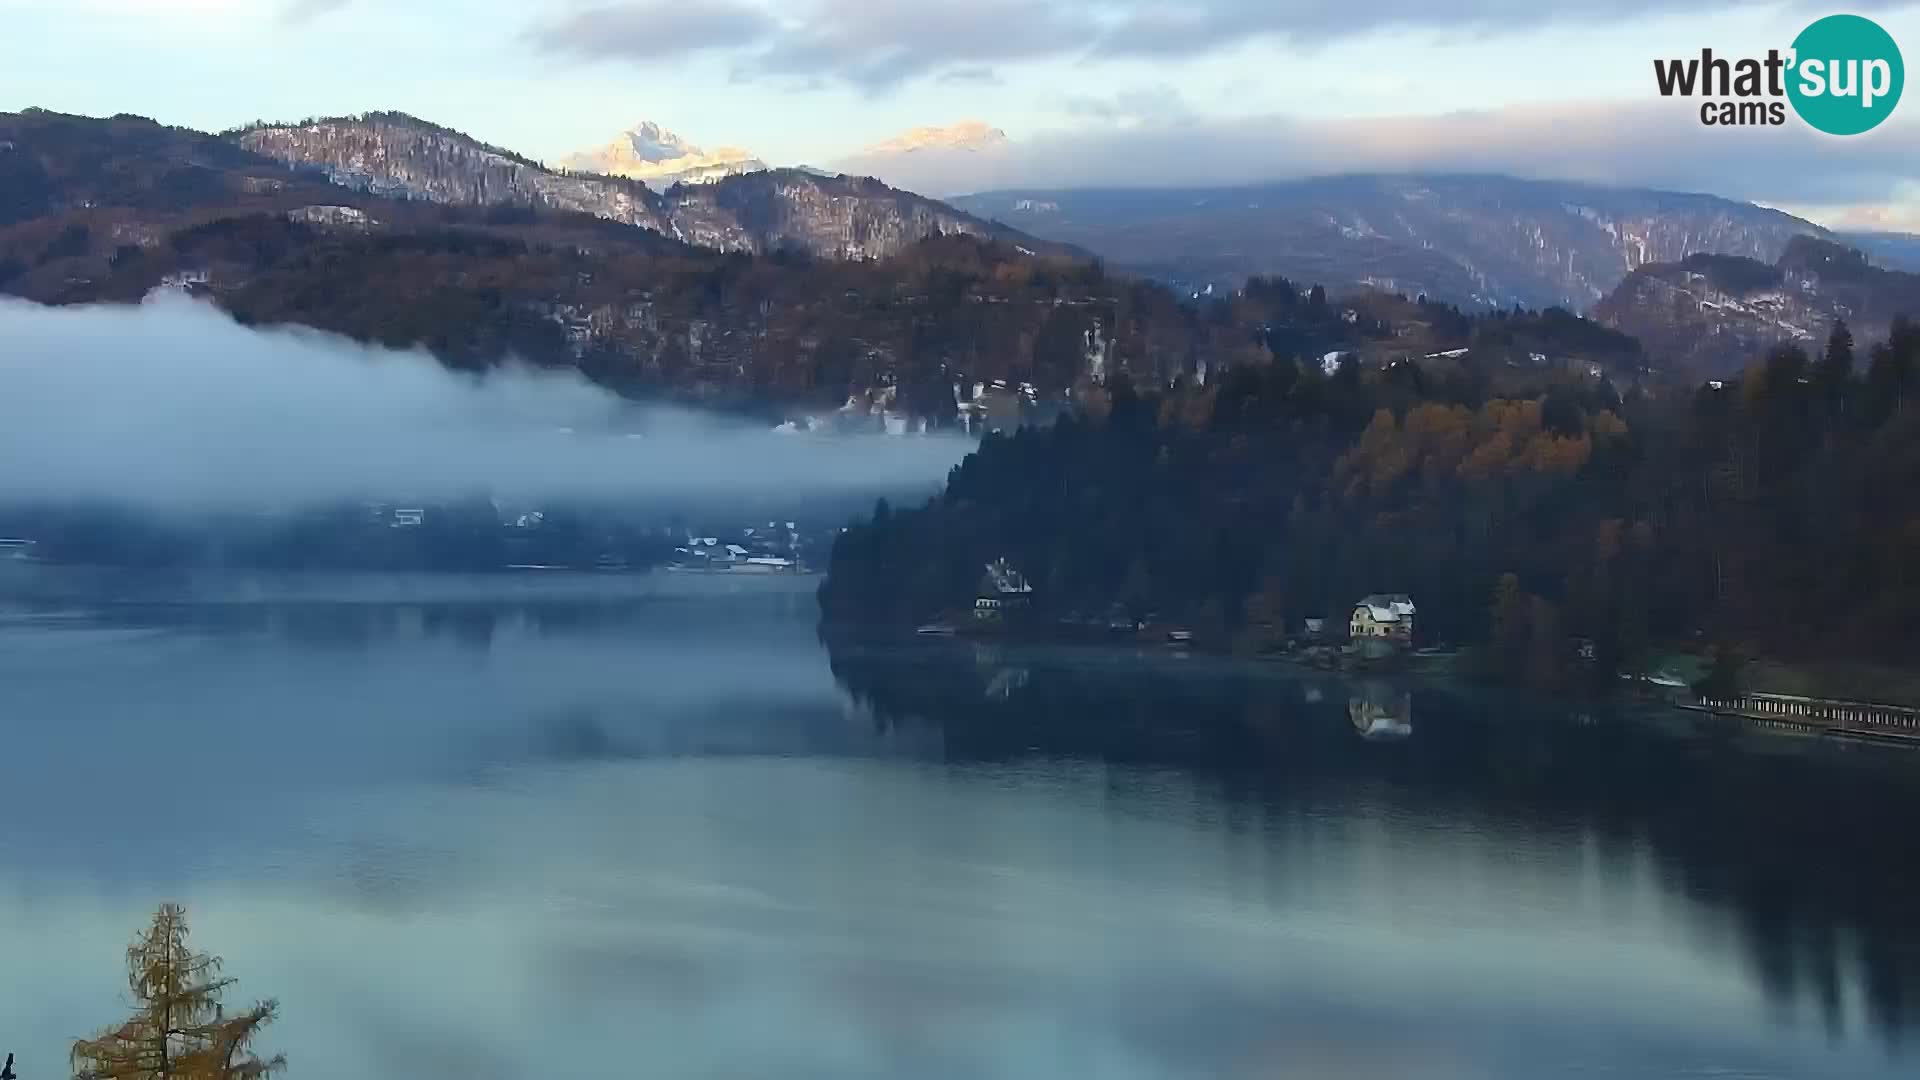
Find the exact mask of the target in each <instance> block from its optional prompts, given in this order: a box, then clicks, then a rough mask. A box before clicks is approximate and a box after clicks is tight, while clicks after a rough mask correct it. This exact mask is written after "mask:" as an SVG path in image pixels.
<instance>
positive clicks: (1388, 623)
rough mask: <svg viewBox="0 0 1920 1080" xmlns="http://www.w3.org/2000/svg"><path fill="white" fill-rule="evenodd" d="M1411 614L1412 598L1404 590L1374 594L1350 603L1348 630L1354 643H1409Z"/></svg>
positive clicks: (1410, 640) (1411, 627)
mask: <svg viewBox="0 0 1920 1080" xmlns="http://www.w3.org/2000/svg"><path fill="white" fill-rule="evenodd" d="M1413 616H1414V606H1413V600H1412V599H1411V598H1410V597H1408V596H1407V595H1406V594H1405V593H1374V594H1373V595H1372V596H1368V597H1366V598H1364V599H1362V600H1361V601H1360V602H1359V603H1357V604H1355V605H1353V617H1352V619H1351V620H1349V622H1348V625H1347V633H1348V636H1349V637H1351V638H1352V639H1353V640H1354V641H1355V642H1366V641H1375V642H1379V641H1385V642H1390V643H1392V644H1394V645H1400V646H1406V645H1411V644H1413Z"/></svg>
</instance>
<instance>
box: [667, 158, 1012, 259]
mask: <svg viewBox="0 0 1920 1080" xmlns="http://www.w3.org/2000/svg"><path fill="white" fill-rule="evenodd" d="M667 214H668V217H669V219H670V221H671V222H672V228H673V230H674V235H675V236H677V237H679V238H681V239H683V240H686V241H687V242H689V243H693V244H699V245H701V246H702V247H712V248H719V249H721V250H723V251H753V252H764V251H775V250H781V249H786V250H794V251H804V252H807V253H809V254H812V255H816V256H820V257H823V258H836V259H880V258H886V257H887V256H889V255H894V254H897V253H899V252H900V251H902V250H904V249H906V248H907V247H908V246H910V245H912V244H915V243H918V242H919V241H921V240H923V239H925V238H927V237H929V236H935V235H962V236H979V237H994V238H999V239H1004V240H1009V241H1011V242H1013V243H1016V244H1018V243H1022V242H1025V243H1028V244H1039V242H1038V241H1035V240H1032V239H1031V238H1030V237H1025V236H1021V235H1019V234H1017V233H1015V232H1014V231H1013V230H1011V229H1006V228H1003V227H998V226H995V225H993V224H992V223H990V222H986V221H982V220H980V219H979V218H976V217H973V216H971V215H969V214H963V213H961V212H959V211H957V210H955V209H953V208H952V207H950V206H946V205H944V204H941V203H938V202H935V201H933V200H932V199H923V198H921V197H920V196H918V195H914V194H912V193H910V192H905V191H899V190H897V189H894V188H890V187H888V186H886V185H885V184H882V183H880V182H879V181H877V180H869V179H865V178H861V177H852V176H820V175H817V174H815V173H811V172H805V171H802V170H799V169H775V170H772V171H769V172H759V173H748V174H746V175H742V176H730V177H726V178H724V179H721V180H719V181H716V182H714V183H711V184H703V185H699V186H691V187H690V186H686V185H682V186H680V187H677V188H675V189H674V190H673V192H672V193H671V194H670V195H669V196H668V205H667ZM1043 246H1044V245H1043Z"/></svg>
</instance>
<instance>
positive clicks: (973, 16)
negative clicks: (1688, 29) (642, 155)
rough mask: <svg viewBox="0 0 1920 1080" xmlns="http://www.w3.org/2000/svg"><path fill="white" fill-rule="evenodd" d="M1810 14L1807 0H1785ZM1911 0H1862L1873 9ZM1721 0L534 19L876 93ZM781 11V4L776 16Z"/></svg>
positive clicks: (1238, 3)
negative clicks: (984, 77)
mask: <svg viewBox="0 0 1920 1080" xmlns="http://www.w3.org/2000/svg"><path fill="white" fill-rule="evenodd" d="M1787 2H1788V3H1789V4H1794V5H1798V6H1803V7H1806V8H1807V10H1808V11H1809V12H1813V11H1814V10H1815V8H1816V7H1817V5H1815V4H1813V3H1812V2H1811V0H1787ZM1910 2H1911V0H1887V2H1883V3H1872V2H1870V3H1868V4H1867V5H1866V6H1867V8H1868V9H1869V10H1872V9H1875V8H1882V7H1895V6H1901V5H1902V4H1903V3H1910ZM1724 7H1725V5H1724V3H1722V2H1720V0H1616V2H1610V3H1600V2H1596V0H1470V2H1467V3H1461V4H1434V3H1431V2H1429V0H1379V2H1376V3H1373V4H1368V5H1363V6H1359V7H1356V6H1355V5H1353V4H1351V3H1348V2H1346V0H1187V2H1184V3H1170V2H1165V0H1060V2H1058V3H1053V4H1024V3H1018V2H1016V0H978V2H972V3H928V2H927V0H811V2H809V0H799V2H796V3H790V4H780V3H774V2H773V0H768V2H767V4H766V6H764V7H751V6H747V5H746V4H744V3H743V2H742V0H720V3H718V4H717V5H705V6H695V7H687V6H683V5H679V4H676V3H672V2H670V0H636V2H633V3H609V4H604V5H602V6H599V7H594V8H591V9H587V10H585V11H581V12H577V13H575V14H573V15H570V16H567V17H564V18H562V19H560V20H558V21H557V22H551V23H548V24H545V25H543V26H542V27H541V28H539V29H537V30H535V31H534V32H533V33H532V38H533V40H534V41H536V42H537V43H538V44H539V45H541V46H542V47H543V48H546V49H548V50H550V51H555V52H564V53H571V54H575V55H586V56H593V57H600V58H615V57H627V58H632V59H638V60H656V59H661V58H665V57H670V56H674V55H678V54H682V53H688V52H693V51H698V50H703V49H723V50H727V51H729V52H731V53H733V54H734V56H733V59H734V61H735V67H734V77H735V78H736V79H740V80H748V79H773V80H778V81H781V82H784V83H787V84H791V85H801V86H821V85H825V83H827V82H829V81H836V82H842V83H848V84H852V85H854V86H858V87H861V88H864V89H867V90H869V91H880V90H885V89H888V88H890V87H893V86H896V85H898V84H900V83H902V82H905V81H908V80H910V79H915V78H930V79H936V80H951V79H953V78H955V77H960V78H964V77H965V76H964V75H963V74H962V73H968V72H974V71H977V70H980V69H982V68H985V67H989V66H991V65H994V64H1000V63H1008V62H1017V61H1021V60H1032V59H1040V58H1069V59H1071V58H1091V59H1097V58H1102V57H1142V56H1145V57H1186V56H1196V55H1200V54H1204V53H1208V52H1212V51H1215V50H1218V49H1223V48H1228V47H1232V46H1234V45H1237V44H1242V43H1245V42H1248V41H1260V40H1285V41H1287V42H1288V43H1289V44H1292V45H1295V46H1309V45H1312V44H1313V43H1315V42H1321V41H1327V40H1331V39H1335V38H1348V37H1354V36H1356V35H1360V34H1365V33H1368V32H1371V31H1377V30H1386V29H1429V30H1440V31H1446V32H1466V33H1489V32H1497V31H1501V30H1509V29H1530V28H1534V27H1538V26H1542V25H1547V24H1576V25H1579V24H1599V23H1613V22H1617V21H1618V20H1621V19H1630V18H1635V17H1645V16H1651V15H1658V14H1662V13H1668V12H1674V13H1684V12H1711V11H1719V10H1723V9H1724ZM776 13H777V14H776Z"/></svg>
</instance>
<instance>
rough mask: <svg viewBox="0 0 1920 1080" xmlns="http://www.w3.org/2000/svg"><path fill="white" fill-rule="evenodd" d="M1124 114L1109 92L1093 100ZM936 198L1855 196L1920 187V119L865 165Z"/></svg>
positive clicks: (1027, 145) (1500, 126)
mask: <svg viewBox="0 0 1920 1080" xmlns="http://www.w3.org/2000/svg"><path fill="white" fill-rule="evenodd" d="M1087 108H1088V109H1090V110H1094V111H1098V110H1099V109H1101V108H1107V109H1109V110H1112V109H1117V108H1119V106H1118V105H1116V104H1115V103H1114V102H1112V101H1107V102H1095V103H1092V104H1090V105H1088V106H1087ZM862 165H863V166H865V168H866V171H870V172H878V173H879V174H880V178H881V179H882V180H886V181H888V182H890V183H895V184H898V185H900V186H904V187H908V188H911V189H913V190H920V191H925V192H926V193H928V194H934V195H957V194H962V193H965V192H969V191H983V190H991V189H1007V188H1071V187H1113V186H1132V187H1149V186H1188V187H1205V186H1220V185H1235V184H1254V183H1261V182H1266V181H1277V180H1287V179H1296V178H1301V177H1307V176H1319V175H1327V174H1332V173H1350V172H1498V173H1510V174H1513V175H1516V176H1523V177H1535V178H1541V179H1564V180H1583V181H1590V182H1594V183H1604V184H1620V185H1631V186H1644V187H1658V188H1668V189H1675V190H1683V191H1703V192H1710V193H1712V194H1716V195H1724V196H1728V197H1732V198H1739V199H1752V200H1757V201H1762V202H1768V203H1783V202H1785V203H1808V204H1810V203H1832V204H1838V203H1860V202H1873V201H1875V200H1882V201H1884V200H1887V199H1889V198H1892V197H1894V195H1895V193H1896V191H1897V190H1898V189H1899V188H1900V186H1901V184H1902V183H1903V182H1906V183H1914V182H1920V113H1915V112H1908V113H1905V114H1896V116H1895V117H1894V119H1892V120H1890V121H1888V123H1887V124H1886V125H1885V126H1884V127H1882V128H1881V129H1879V130H1876V131H1874V132H1872V133H1871V134H1868V135H1863V136H1858V137H1854V138H1846V139H1836V138H1830V137H1827V136H1823V135H1820V134H1818V133H1816V132H1814V131H1812V130H1810V129H1808V128H1807V127H1805V126H1804V125H1801V124H1799V123H1797V122H1789V123H1788V124H1787V125H1785V126H1783V127H1766V128H1731V129H1716V128H1708V127H1703V126H1702V125H1701V124H1700V123H1699V120H1698V117H1697V115H1696V114H1695V111H1694V109H1693V108H1692V107H1690V106H1689V105H1687V104H1684V103H1678V102H1671V101H1655V102H1649V103H1645V104H1634V105H1611V104H1610V105H1565V106H1533V107H1525V108H1507V109H1497V110H1487V111H1480V112H1463V113H1451V114H1444V115H1437V116H1406V117H1392V118H1381V119H1347V120H1341V121H1302V120H1298V119H1292V118H1283V117H1269V118H1255V119H1246V120H1235V121H1212V122H1195V121H1192V120H1190V119H1189V120H1168V121H1155V122H1152V123H1147V124H1141V125H1137V126H1133V127H1119V126H1115V125H1112V124H1104V125H1101V126H1099V127H1097V128H1094V129H1089V130H1083V131H1074V132H1059V133H1054V134H1051V135H1042V136H1038V137H1036V138H1033V139H1030V140H1027V141H1026V142H1024V143H1021V144H1018V145H1014V146H1011V147H1009V148H1008V150H1007V152H1006V153H1003V154H998V155H993V156H976V157H972V158H958V157H956V158H953V159H950V160H949V159H943V160H939V161H934V160H927V161H917V160H911V159H903V160H899V161H891V162H885V161H883V162H862Z"/></svg>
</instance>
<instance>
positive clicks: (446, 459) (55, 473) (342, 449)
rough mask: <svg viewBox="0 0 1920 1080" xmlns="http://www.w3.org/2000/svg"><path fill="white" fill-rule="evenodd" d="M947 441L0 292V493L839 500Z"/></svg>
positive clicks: (901, 473) (942, 450)
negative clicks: (740, 412) (844, 429)
mask: <svg viewBox="0 0 1920 1080" xmlns="http://www.w3.org/2000/svg"><path fill="white" fill-rule="evenodd" d="M970 448H971V443H969V442H968V441H966V440H964V439H960V438H945V437H913V436H909V437H891V438H889V437H884V436H880V435H872V436H824V435H809V434H795V433H783V432H776V431H774V430H772V429H771V428H770V427H769V426H768V425H765V424H755V423H749V422H745V421H739V420H735V419H731V418H723V417H719V416H716V415H712V414H705V413H700V412H697V411H691V410H686V409H677V408H668V407H664V406H642V405H637V404H635V403H633V402H629V401H626V400H624V399H622V398H620V397H618V396H617V395H614V394H613V393H611V392H609V391H607V390H605V389H603V388H601V387H599V386H596V385H594V384H593V383H591V382H589V381H588V380H586V379H585V378H584V377H582V376H580V375H579V374H578V373H577V372H573V371H554V370H535V369H531V368H511V367H510V368H503V369H500V370H497V371H494V372H491V373H488V374H485V375H473V374H467V373H460V372H454V371H449V370H448V369H446V368H444V367H442V366H441V365H440V364H438V363H437V362H435V361H434V360H433V359H432V358H431V357H430V356H428V355H427V354H426V353H424V352H422V351H407V352H399V351H394V350H389V349H381V348H373V347H368V346H362V345H358V344H355V343H353V342H351V341H347V340H345V339H342V338H339V337H336V336H332V335H328V334H322V333H318V332H315V331H311V330H303V329H273V330H255V329H249V328H246V327H242V326H240V325H238V324H236V323H234V322H233V321H232V320H230V319H229V318H227V317H226V316H225V315H224V314H222V313H221V312H220V311H218V310H217V309H215V308H213V307H212V306H211V305H208V304H205V303H200V302H196V301H193V300H189V299H186V298H184V297H181V296H177V295H168V296H157V297H155V298H154V299H151V300H149V301H148V302H147V303H145V304H143V305H140V306H138V307H88V308H47V307H39V306H35V305H31V304H26V303H21V302H17V301H10V300H0V495H3V496H5V497H9V498H44V497H54V498H61V497H77V498H111V499H122V500H127V501H132V502H137V503H141V504H146V505H153V506H168V505H182V504H185V505H257V504H262V503H273V504H288V503H299V502H311V501H318V500H324V499H335V498H346V497H354V496H359V495H364V494H385V495H402V494H404V495H406V496H409V497H413V498H422V499H428V498H434V497H441V496H447V497H452V496H461V495H467V494H471V493H474V492H476V491H486V492H491V493H497V494H511V495H529V496H541V497H557V498H594V499H597V498H610V499H624V498H643V497H678V496H695V495H698V496H715V495H717V496H732V495H740V496H754V495H761V494H773V495H780V496H805V495H815V494H817V495H842V494H855V493H859V492H863V491H899V490H910V489H919V488H928V489H930V488H932V487H934V486H936V485H937V484H938V483H939V482H940V481H941V479H942V478H944V476H945V475H946V472H947V470H948V469H949V468H951V467H952V466H953V465H954V464H956V463H957V462H958V461H959V460H960V459H961V458H962V457H963V456H965V454H966V453H967V451H968V450H969V449H970Z"/></svg>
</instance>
